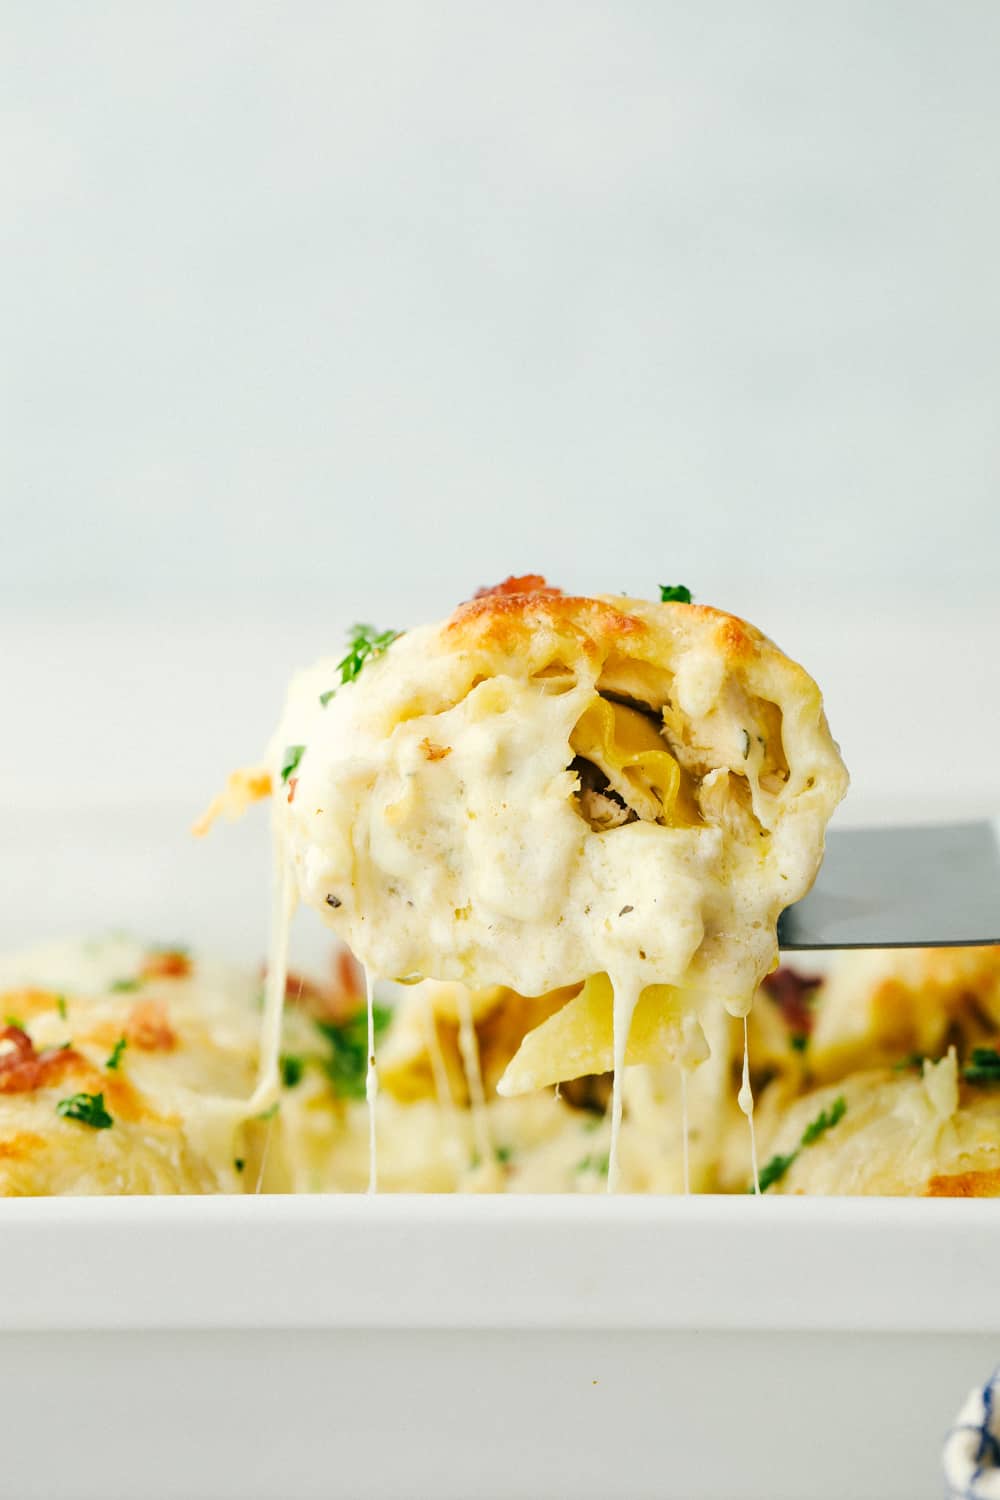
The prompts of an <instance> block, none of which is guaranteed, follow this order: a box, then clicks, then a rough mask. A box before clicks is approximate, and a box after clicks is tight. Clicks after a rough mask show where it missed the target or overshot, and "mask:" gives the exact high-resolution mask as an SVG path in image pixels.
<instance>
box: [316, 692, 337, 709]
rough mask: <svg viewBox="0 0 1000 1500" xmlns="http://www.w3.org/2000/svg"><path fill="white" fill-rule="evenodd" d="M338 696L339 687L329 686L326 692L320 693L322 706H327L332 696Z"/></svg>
mask: <svg viewBox="0 0 1000 1500" xmlns="http://www.w3.org/2000/svg"><path fill="white" fill-rule="evenodd" d="M336 696H337V689H336V688H327V690H326V692H325V693H320V695H319V703H320V707H321V708H325V707H326V705H327V704H328V703H329V701H330V699H331V698H335V697H336Z"/></svg>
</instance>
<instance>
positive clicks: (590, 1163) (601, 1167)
mask: <svg viewBox="0 0 1000 1500" xmlns="http://www.w3.org/2000/svg"><path fill="white" fill-rule="evenodd" d="M609 1166H610V1157H609V1156H608V1154H607V1152H605V1154H604V1155H603V1156H585V1157H584V1158H583V1160H582V1161H578V1162H577V1164H576V1166H575V1168H574V1171H576V1172H598V1173H600V1175H601V1176H602V1177H606V1176H607V1175H608V1168H609Z"/></svg>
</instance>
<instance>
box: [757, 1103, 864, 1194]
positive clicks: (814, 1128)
mask: <svg viewBox="0 0 1000 1500" xmlns="http://www.w3.org/2000/svg"><path fill="white" fill-rule="evenodd" d="M846 1114H847V1100H846V1099H845V1098H844V1096H843V1094H838V1095H837V1097H836V1099H834V1101H833V1103H832V1104H831V1105H830V1108H829V1109H821V1110H820V1112H819V1114H818V1115H817V1116H816V1118H815V1120H812V1121H811V1122H810V1123H809V1124H808V1125H807V1126H806V1128H805V1130H803V1132H802V1135H801V1138H800V1140H799V1144H798V1145H797V1146H796V1148H795V1150H794V1151H789V1153H788V1155H787V1156H780V1155H778V1156H772V1157H771V1160H770V1161H769V1162H767V1163H766V1165H765V1166H764V1168H763V1170H762V1172H761V1174H760V1190H761V1192H762V1193H766V1192H767V1190H768V1188H769V1187H773V1186H774V1184H775V1183H776V1182H780V1181H781V1179H782V1178H783V1177H784V1175H785V1173H786V1172H787V1171H788V1169H789V1167H791V1166H792V1165H793V1164H794V1162H796V1161H797V1160H798V1157H799V1152H800V1151H802V1150H803V1149H804V1148H805V1147H806V1146H811V1145H813V1144H814V1142H816V1141H818V1140H819V1138H820V1136H821V1135H825V1134H826V1132H827V1131H828V1130H832V1129H833V1127H834V1126H835V1125H839V1124H840V1121H841V1120H842V1119H843V1118H844V1116H845V1115H846ZM753 1190H754V1188H753V1183H751V1184H750V1186H749V1187H748V1188H747V1192H748V1193H752V1192H753Z"/></svg>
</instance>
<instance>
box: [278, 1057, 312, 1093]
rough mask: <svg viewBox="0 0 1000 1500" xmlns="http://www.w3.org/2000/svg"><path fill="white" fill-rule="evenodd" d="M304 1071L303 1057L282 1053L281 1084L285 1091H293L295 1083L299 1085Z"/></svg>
mask: <svg viewBox="0 0 1000 1500" xmlns="http://www.w3.org/2000/svg"><path fill="white" fill-rule="evenodd" d="M305 1070H306V1063H305V1058H304V1057H296V1056H295V1055H294V1053H291V1052H286V1053H284V1055H283V1056H282V1059H281V1082H282V1083H283V1084H284V1086H285V1088H286V1089H293V1088H294V1087H295V1085H296V1084H297V1083H301V1082H302V1075H303V1073H304V1072H305Z"/></svg>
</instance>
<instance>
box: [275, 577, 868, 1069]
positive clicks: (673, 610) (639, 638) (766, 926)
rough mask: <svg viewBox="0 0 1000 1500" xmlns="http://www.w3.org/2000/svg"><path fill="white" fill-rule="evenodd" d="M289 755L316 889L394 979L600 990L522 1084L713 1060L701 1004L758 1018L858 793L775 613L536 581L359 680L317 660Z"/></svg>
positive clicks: (293, 714) (528, 1052)
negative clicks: (764, 624) (586, 592)
mask: <svg viewBox="0 0 1000 1500" xmlns="http://www.w3.org/2000/svg"><path fill="white" fill-rule="evenodd" d="M290 766H291V767H292V770H293V774H292V773H290V772H289V770H288V768H289V767H290ZM271 770H272V776H273V778H274V780H275V782H276V784H277V780H278V778H279V777H280V776H281V775H282V774H283V772H284V779H285V786H286V794H285V795H279V796H278V798H277V800H276V820H277V833H278V842H279V851H280V853H281V856H282V858H283V859H284V860H285V862H286V866H287V868H288V869H289V870H290V871H291V873H292V879H293V883H294V886H295V889H296V892H297V894H298V896H299V898H300V899H301V900H302V901H303V902H305V903H306V904H307V905H309V906H311V907H314V908H315V909H316V910H318V911H319V912H321V913H322V914H323V916H324V918H325V919H326V920H327V921H328V923H329V924H330V926H331V927H332V928H333V929H334V930H335V931H336V932H337V934H338V935H339V936H340V937H341V938H343V939H344V941H346V942H347V943H348V944H349V946H350V947H351V948H352V949H353V951H354V952H355V953H356V954H357V956H358V957H359V958H360V959H361V960H362V962H363V963H364V964H365V965H366V967H367V968H368V969H369V971H370V972H371V973H372V974H374V975H376V976H380V977H384V978H393V979H406V978H411V977H417V976H420V977H428V978H435V979H442V980H459V981H461V982H462V983H463V984H467V985H470V986H473V987H482V986H484V985H498V984H499V985H503V986H506V987H508V988H509V989H511V990H514V991H517V992H518V993H520V994H521V995H543V994H545V993H546V992H549V991H553V990H556V989H559V988H561V987H565V986H571V985H575V986H578V987H580V988H578V993H576V994H575V995H574V996H573V997H572V998H571V999H570V1000H569V1001H568V1002H567V1004H566V1005H565V1006H564V1007H563V1008H562V1009H561V1010H559V1011H558V1012H557V1013H556V1014H555V1015H553V1016H552V1017H550V1018H549V1019H548V1020H547V1021H545V1022H544V1023H543V1025H542V1027H541V1028H539V1029H538V1030H537V1031H536V1032H533V1033H529V1035H528V1037H527V1038H526V1041H525V1043H524V1045H523V1047H522V1049H521V1052H520V1053H519V1054H518V1056H517V1057H515V1058H514V1060H513V1061H512V1063H511V1065H510V1067H509V1068H508V1071H507V1075H506V1076H505V1078H504V1080H503V1081H502V1084H501V1088H502V1090H503V1091H505V1092H518V1091H521V1090H525V1089H529V1088H535V1087H538V1086H539V1085H541V1084H544V1083H552V1082H556V1081H558V1080H560V1079H568V1078H572V1077H577V1076H580V1075H582V1074H585V1073H593V1072H600V1071H603V1070H605V1069H607V1068H609V1067H611V1066H612V1065H614V1066H615V1067H616V1071H618V1070H619V1069H620V1065H621V1064H622V1062H624V1061H628V1062H642V1061H662V1060H664V1059H670V1060H674V1061H679V1062H682V1063H693V1062H696V1061H698V1060H699V1059H700V1058H701V1057H703V1056H704V1054H705V1050H706V1049H705V1045H704V1040H703V1037H702V1033H701V1027H700V1025H699V1015H700V1013H701V1007H702V1006H703V1005H705V1004H706V1003H708V1002H709V1001H711V1002H712V1003H717V1002H720V1001H721V1002H723V1003H724V1004H725V1005H726V1007H727V1008H728V1009H729V1010H730V1011H731V1012H732V1013H733V1014H737V1015H738V1014H745V1012H746V1011H747V1010H748V1008H749V1006H750V1003H751V999H752V997H753V994H754V991H755V989H756V987H757V984H758V983H759V981H760V978H761V976H762V975H763V974H764V973H766V972H767V970H768V969H769V968H771V967H772V966H773V964H774V963H775V961H776V956H777V944H776V935H775V926H776V922H777V917H778V915H779V913H780V911H781V910H782V909H783V908H784V907H785V906H787V905H788V904H789V903H790V902H793V901H796V900H797V899H798V898H799V897H801V896H802V895H803V894H804V893H805V892H806V891H807V890H808V888H809V886H810V884H811V883H812V880H813V879H814V877H815V874H816V870H817V868H818V866H819V862H820V859H821V857H822V851H823V837H824V830H825V827H826V823H827V820H828V819H829V817H830V814H831V812H832V811H833V808H834V807H835V805H836V803H837V802H838V801H839V799H840V798H841V796H842V795H843V793H844V790H845V788H846V773H845V771H844V767H843V764H842V762H841V760H840V756H839V753H838V751H837V747H836V745H835V744H834V742H833V740H832V738H831V736H830V732H829V729H828V727H827V723H826V718H825V716H824V712H823V706H822V701H821V698H820V693H819V690H818V688H817V687H816V684H815V683H814V682H813V681H812V679H811V678H810V677H809V676H808V675H807V674H806V672H804V671H803V669H802V668H801V667H799V666H797V665H796V664H795V663H794V662H792V661H790V660H789V659H788V657H786V656H784V655H783V654H782V652H781V651H779V650H778V648H777V647H776V646H774V645H773V644H772V643H771V642H770V641H769V640H767V638H766V637H765V636H763V635H762V634H761V633H760V632H759V631H758V630H756V629H754V627H753V626H751V625H748V624H746V623H745V622H743V621H742V620H739V619H736V618H735V617H734V616H732V615H728V614H724V613H721V612H720V611H718V610H715V609H709V608H706V607H703V606H699V605H693V604H685V603H650V602H648V601H646V600H639V599H629V598H622V597H617V596H611V595H606V596H600V597H596V598H573V597H569V596H566V595H563V594H562V593H560V592H559V591H558V590H557V589H552V588H549V587H548V586H546V585H545V583H544V580H542V579H538V578H525V579H509V580H508V581H507V583H506V584H504V585H501V586H500V587H499V588H498V589H495V590H490V591H487V592H486V593H484V594H481V595H479V596H477V597H476V598H475V599H473V600H471V601H470V602H468V603H466V604H463V605H461V606H460V607H459V608H458V609H457V610H456V611H455V613H454V614H453V615H452V616H451V617H450V618H449V619H447V620H444V621H443V622H441V623H440V624H436V625H427V626H423V627H420V628H417V629H413V630H410V631H407V632H406V633H405V634H404V635H401V636H399V637H398V638H396V639H393V640H392V641H391V644H388V645H387V646H386V647H385V648H384V649H382V650H381V651H380V653H379V654H378V655H377V656H373V657H372V658H371V659H369V660H368V661H367V662H366V664H365V666H364V670H363V671H361V672H360V674H359V675H358V676H357V677H356V678H355V680H352V681H348V682H346V683H342V684H340V685H338V672H337V667H336V665H335V664H334V662H333V661H328V662H324V663H320V664H319V665H318V666H317V667H315V668H313V669H312V670H310V671H307V672H305V673H303V674H301V675H300V676H299V677H298V678H297V679H296V680H295V682H294V683H293V685H292V689H291V693H290V696H289V700H288V704H287V708H286V712H285V717H284V720H283V723H282V725H281V727H280V729H279V732H278V734H277V736H276V738H275V741H274V745H273V751H272V757H271Z"/></svg>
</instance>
